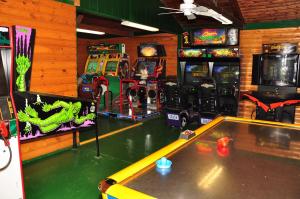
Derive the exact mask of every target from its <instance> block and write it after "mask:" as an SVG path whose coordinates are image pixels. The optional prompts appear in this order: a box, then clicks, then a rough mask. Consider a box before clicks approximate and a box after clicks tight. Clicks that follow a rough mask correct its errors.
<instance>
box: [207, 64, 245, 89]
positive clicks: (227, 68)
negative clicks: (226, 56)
mask: <svg viewBox="0 0 300 199" xmlns="http://www.w3.org/2000/svg"><path fill="white" fill-rule="evenodd" d="M239 73H240V72H239V65H238V64H237V63H215V64H214V66H213V71H212V76H213V78H214V79H215V81H216V83H217V84H233V83H238V82H239V75H240V74H239Z"/></svg>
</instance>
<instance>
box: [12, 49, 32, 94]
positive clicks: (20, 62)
mask: <svg viewBox="0 0 300 199" xmlns="http://www.w3.org/2000/svg"><path fill="white" fill-rule="evenodd" d="M16 62H17V68H16V69H17V73H18V77H17V80H16V85H17V87H18V91H20V92H25V91H26V81H25V74H26V72H27V71H28V69H29V68H30V65H31V62H30V60H29V58H28V57H27V56H24V55H20V54H19V55H18V57H17V59H16Z"/></svg>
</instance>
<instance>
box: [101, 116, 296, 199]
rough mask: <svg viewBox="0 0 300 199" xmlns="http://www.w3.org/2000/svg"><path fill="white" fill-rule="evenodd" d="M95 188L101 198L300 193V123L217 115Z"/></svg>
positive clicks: (226, 198)
mask: <svg viewBox="0 0 300 199" xmlns="http://www.w3.org/2000/svg"><path fill="white" fill-rule="evenodd" d="M182 135H185V136H182ZM162 157H166V158H167V159H168V160H170V161H171V162H172V165H171V167H170V168H163V169H161V168H157V165H156V163H157V161H158V160H160V159H161V158H162ZM98 188H99V190H100V192H101V193H102V194H101V193H100V198H101V197H102V198H104V199H116V198H118V199H119V198H120V199H121V198H122V199H153V198H162V199H170V198H172V199H186V198H188V199H201V198H204V199H208V198H209V199H214V198H216V199H235V198H236V199H240V198H243V199H248V198H255V199H266V198H272V199H276V198H300V125H292V124H284V123H278V122H269V121H261V120H250V119H242V118H235V117H218V118H216V119H215V120H213V121H211V122H210V123H208V124H206V125H204V126H202V127H200V128H199V129H197V130H195V131H194V133H193V132H190V131H189V132H187V133H186V132H184V133H182V134H181V136H180V138H179V139H178V140H177V141H175V142H173V143H171V144H169V145H167V146H166V147H164V148H162V149H161V150H159V151H157V152H155V153H153V154H151V155H149V156H148V157H145V158H144V159H142V160H140V161H138V162H136V163H134V164H132V165H130V166H129V167H127V168H125V169H123V170H121V171H119V172H117V173H115V174H113V175H111V176H109V177H108V178H106V179H105V180H103V181H101V182H100V183H99V186H98Z"/></svg>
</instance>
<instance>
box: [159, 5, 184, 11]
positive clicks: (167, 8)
mask: <svg viewBox="0 0 300 199" xmlns="http://www.w3.org/2000/svg"><path fill="white" fill-rule="evenodd" d="M159 8H162V9H166V10H175V11H181V10H179V9H176V8H169V7H162V6H160V7H159Z"/></svg>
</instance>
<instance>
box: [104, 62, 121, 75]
mask: <svg viewBox="0 0 300 199" xmlns="http://www.w3.org/2000/svg"><path fill="white" fill-rule="evenodd" d="M118 63H119V62H118V61H108V62H107V63H106V67H105V72H115V71H117V67H118Z"/></svg>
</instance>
